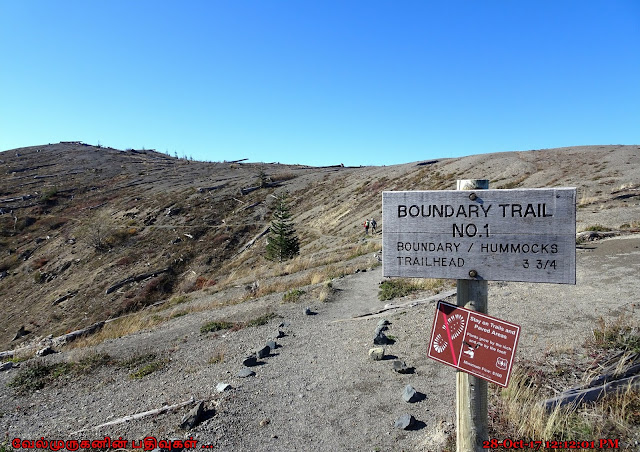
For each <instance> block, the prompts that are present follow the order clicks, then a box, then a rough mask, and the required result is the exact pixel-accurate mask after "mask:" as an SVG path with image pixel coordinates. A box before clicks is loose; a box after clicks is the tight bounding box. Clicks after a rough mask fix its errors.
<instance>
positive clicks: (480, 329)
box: [428, 301, 520, 388]
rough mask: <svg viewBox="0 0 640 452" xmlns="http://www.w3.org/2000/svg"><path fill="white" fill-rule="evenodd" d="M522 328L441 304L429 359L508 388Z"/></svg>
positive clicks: (474, 312)
mask: <svg viewBox="0 0 640 452" xmlns="http://www.w3.org/2000/svg"><path fill="white" fill-rule="evenodd" d="M519 336H520V327H519V326H518V325H515V324H513V323H509V322H505V321H504V320H500V319H497V318H495V317H490V316H488V315H486V314H482V313H479V312H476V311H472V310H470V309H464V308H461V307H458V306H454V305H452V304H449V303H444V302H442V301H440V302H438V306H437V308H436V315H435V317H434V319H433V328H432V329H431V340H430V341H429V353H428V356H429V358H432V359H434V360H436V361H439V362H441V363H443V364H447V365H449V366H452V367H455V368H456V369H459V370H463V371H465V372H467V373H470V374H472V375H475V376H476V377H479V378H482V379H483V380H487V381H490V382H492V383H496V384H498V385H500V386H503V387H505V388H506V387H507V385H508V384H509V376H510V375H511V367H512V364H513V358H514V356H515V353H516V346H517V344H518V337H519Z"/></svg>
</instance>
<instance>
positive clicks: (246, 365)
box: [236, 322, 288, 378]
mask: <svg viewBox="0 0 640 452" xmlns="http://www.w3.org/2000/svg"><path fill="white" fill-rule="evenodd" d="M286 326H288V324H287V323H286V322H285V323H281V324H280V325H278V330H277V331H276V332H275V334H274V335H273V339H271V340H268V341H267V342H266V344H265V345H264V347H262V348H259V349H258V350H256V351H255V352H253V353H251V354H250V355H248V356H246V357H245V358H244V359H243V360H242V369H240V371H239V372H238V373H237V374H236V376H237V377H240V378H247V377H253V376H254V375H255V374H256V373H255V372H254V371H253V370H251V368H252V367H255V366H258V365H260V364H264V363H263V362H262V361H260V360H261V359H264V358H268V357H269V356H271V355H272V354H273V352H274V351H275V350H276V348H279V347H280V346H279V345H278V343H277V342H276V339H280V338H282V337H285V336H286V334H285V333H284V331H282V330H281V328H284V327H286Z"/></svg>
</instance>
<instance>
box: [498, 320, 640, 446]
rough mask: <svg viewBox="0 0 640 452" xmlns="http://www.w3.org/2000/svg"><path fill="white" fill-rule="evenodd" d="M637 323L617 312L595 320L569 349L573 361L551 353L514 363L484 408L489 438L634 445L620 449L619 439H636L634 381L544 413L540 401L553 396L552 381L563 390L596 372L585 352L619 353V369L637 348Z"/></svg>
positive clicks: (639, 416) (639, 392)
mask: <svg viewBox="0 0 640 452" xmlns="http://www.w3.org/2000/svg"><path fill="white" fill-rule="evenodd" d="M639 326H640V325H639V324H638V322H637V321H636V322H630V321H629V317H628V316H620V318H619V319H614V320H613V321H611V322H604V320H600V321H599V322H598V323H597V325H596V328H595V329H594V335H593V338H592V339H590V340H589V341H587V342H586V343H585V344H584V348H582V349H580V351H581V352H582V353H584V354H582V353H581V354H580V355H578V353H577V351H576V350H572V351H570V352H569V353H570V356H572V357H573V358H572V359H573V360H574V361H572V362H570V363H564V364H558V362H559V360H558V359H556V358H557V356H555V354H554V353H550V354H548V356H547V357H546V358H545V359H544V360H542V361H539V362H531V363H520V364H518V365H517V366H516V368H515V369H514V372H513V375H512V377H511V381H510V384H509V387H508V388H504V389H498V390H496V389H495V388H494V391H493V400H492V405H493V407H492V409H491V410H490V413H489V415H490V416H489V417H490V429H491V430H492V432H491V437H495V438H532V439H535V440H541V441H547V440H549V441H550V440H556V441H564V440H567V441H575V440H579V441H583V440H589V441H591V440H597V439H599V438H617V439H620V446H621V448H622V449H623V450H635V449H634V448H633V447H632V448H631V449H625V447H626V446H624V444H626V445H628V446H631V445H632V444H634V442H635V441H640V388H638V387H637V386H636V387H632V386H627V387H626V388H622V390H621V391H617V392H613V393H610V394H608V395H606V396H604V397H602V398H601V399H600V400H598V401H596V402H591V403H585V404H583V405H580V406H575V405H574V404H569V405H565V406H562V407H561V406H556V407H555V408H554V409H553V410H552V411H550V412H547V411H546V410H545V408H544V406H543V404H542V402H543V401H544V400H546V399H548V398H551V397H553V396H555V395H556V394H555V392H554V391H551V388H552V387H554V386H560V387H561V390H566V389H569V388H570V387H575V386H581V385H584V384H586V383H588V382H589V381H591V380H592V379H593V378H595V377H596V376H599V375H600V373H601V372H602V368H601V366H598V365H597V364H602V363H601V362H600V361H601V358H598V359H596V367H595V368H593V369H591V370H590V369H588V368H587V367H588V366H589V363H591V362H592V361H593V359H592V358H588V356H591V357H593V356H598V357H601V356H607V354H608V356H611V354H613V356H619V358H616V359H619V361H618V368H619V370H620V369H622V368H623V367H624V366H625V364H628V363H629V359H630V358H631V357H633V356H635V357H636V358H637V356H638V355H637V354H638V353H639V352H640V328H639ZM567 352H568V351H565V353H567ZM616 353H619V354H620V355H616ZM556 354H557V353H556ZM585 355H586V356H585ZM548 358H552V359H551V360H548ZM627 367H628V366H627ZM581 370H585V372H584V374H583V376H582V377H581V378H580V379H577V378H576V377H575V373H576V372H580V371H581ZM635 444H637V443H635Z"/></svg>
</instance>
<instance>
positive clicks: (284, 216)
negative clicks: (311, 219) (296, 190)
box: [267, 194, 300, 262]
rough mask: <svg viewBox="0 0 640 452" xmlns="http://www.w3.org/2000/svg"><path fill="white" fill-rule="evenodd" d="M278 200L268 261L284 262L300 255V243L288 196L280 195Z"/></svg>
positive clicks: (270, 229) (268, 240) (270, 230)
mask: <svg viewBox="0 0 640 452" xmlns="http://www.w3.org/2000/svg"><path fill="white" fill-rule="evenodd" d="M276 199H277V201H276V208H275V210H274V212H273V218H272V220H271V226H270V228H269V235H268V236H267V259H269V260H274V261H275V260H277V261H278V262H282V261H285V260H287V259H291V258H292V257H294V256H296V255H298V254H300V242H299V241H298V236H297V234H296V230H295V228H294V226H293V222H292V221H291V213H290V212H289V205H288V203H287V195H286V194H282V195H279V196H277V197H276Z"/></svg>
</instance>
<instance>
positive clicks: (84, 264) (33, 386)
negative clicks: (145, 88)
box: [0, 143, 640, 451]
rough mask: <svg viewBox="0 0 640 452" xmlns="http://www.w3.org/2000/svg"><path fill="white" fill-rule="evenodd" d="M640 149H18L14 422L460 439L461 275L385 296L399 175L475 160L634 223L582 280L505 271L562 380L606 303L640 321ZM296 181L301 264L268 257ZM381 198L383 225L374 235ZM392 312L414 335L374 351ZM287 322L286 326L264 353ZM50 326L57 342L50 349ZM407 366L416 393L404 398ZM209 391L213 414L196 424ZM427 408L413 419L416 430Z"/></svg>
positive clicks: (217, 440)
mask: <svg viewBox="0 0 640 452" xmlns="http://www.w3.org/2000/svg"><path fill="white" fill-rule="evenodd" d="M639 155H640V146H587V147H573V148H563V149H548V150H539V151H527V152H510V153H500V154H487V155H479V156H471V157H465V158H456V159H441V160H433V161H424V162H415V163H407V164H404V165H395V166H388V167H354V168H349V167H342V166H340V165H336V166H332V167H324V168H312V167H306V166H299V165H280V164H273V163H265V164H257V163H243V162H215V163H204V162H193V161H186V160H182V159H176V158H171V157H168V156H166V155H164V154H160V153H157V152H154V151H149V150H137V151H136V150H128V151H119V150H115V149H108V148H100V147H94V146H89V145H84V144H81V143H59V144H53V145H43V146H34V147H30V148H22V149H16V150H11V151H5V152H3V153H0V165H1V166H0V169H1V172H2V174H3V177H2V179H0V209H1V210H0V246H1V248H0V356H2V360H1V361H7V360H8V358H10V357H12V360H11V361H10V362H5V363H3V364H2V366H3V367H2V370H0V386H2V387H3V390H2V391H0V433H1V434H3V435H5V434H6V435H7V438H8V439H9V440H10V441H11V440H12V439H13V438H22V439H27V440H37V439H39V438H41V437H42V438H46V439H47V440H50V439H53V438H63V439H65V440H67V439H77V440H80V439H89V440H94V439H96V438H101V439H102V438H103V437H104V436H105V435H109V436H111V437H112V438H114V439H115V438H117V437H122V438H124V439H125V440H127V441H128V444H127V445H126V446H125V447H124V448H123V449H125V450H132V444H131V441H133V440H135V441H140V440H142V439H143V438H145V437H147V436H154V437H156V438H157V439H158V440H160V439H165V440H167V439H176V438H180V439H181V440H185V439H188V438H194V439H195V440H196V441H197V442H198V443H197V444H198V448H200V447H201V446H205V445H206V446H210V447H213V448H216V450H256V451H258V450H264V451H270V450H283V451H289V450H291V451H293V450H328V449H334V450H354V451H361V450H427V451H432V450H434V451H435V450H445V449H446V445H447V444H448V443H447V441H450V439H451V432H452V425H453V423H454V422H455V419H454V415H455V408H454V388H455V377H454V375H455V372H454V371H453V370H452V369H451V368H449V367H447V366H443V365H441V364H439V363H436V362H435V361H433V360H429V359H428V358H427V357H426V340H427V339H426V338H428V336H429V328H430V325H431V320H432V318H433V315H434V312H435V309H434V308H435V307H434V300H435V298H434V294H436V293H439V295H438V297H439V298H442V299H445V298H447V297H448V296H450V294H451V293H453V291H454V289H453V283H452V282H443V283H442V284H440V285H437V284H436V285H433V286H430V288H425V289H424V291H423V292H420V293H418V294H417V295H412V296H409V297H407V298H403V299H400V300H393V302H392V304H393V305H395V306H396V307H395V308H393V307H389V306H387V307H386V308H385V303H386V302H381V301H380V300H378V298H377V295H378V290H379V289H378V283H379V282H380V281H381V279H382V276H381V272H380V267H379V259H378V253H379V250H380V243H381V232H380V231H381V230H383V229H384V225H383V224H380V222H381V193H382V191H383V190H419V189H453V188H455V180H456V179H467V178H486V179H490V181H491V183H490V186H491V188H515V187H525V188H537V187H561V186H574V187H577V188H578V215H577V219H578V220H577V221H578V231H580V230H584V229H597V230H603V229H612V230H613V231H611V232H609V233H608V234H611V235H619V236H620V237H618V238H617V239H614V240H610V241H604V242H596V243H593V244H589V245H588V246H579V247H578V250H577V251H578V255H577V265H576V266H577V280H578V282H577V284H576V285H575V286H557V285H551V284H526V283H503V282H492V283H490V296H491V301H490V308H489V310H490V313H491V314H493V315H496V316H498V317H500V318H504V319H505V320H509V321H512V322H515V323H517V324H520V325H522V328H523V330H522V331H523V333H522V336H521V339H520V344H519V346H518V352H517V358H516V359H517V363H518V365H521V367H522V368H524V369H527V367H526V366H527V363H528V362H529V361H528V360H530V359H539V358H540V357H546V358H548V361H550V362H551V365H550V369H549V370H548V372H549V374H553V375H554V376H555V378H556V380H554V381H553V382H552V384H553V386H549V384H548V383H545V384H546V386H545V390H546V391H548V392H559V391H562V390H565V389H567V387H568V386H571V385H572V384H575V382H576V381H577V380H578V379H579V377H581V376H582V375H583V373H585V372H586V368H585V366H587V365H588V363H598V362H599V360H603V359H604V358H608V357H609V356H608V355H606V354H605V355H602V356H597V357H594V356H586V354H585V353H584V350H583V349H582V346H583V343H584V341H585V340H586V339H588V338H589V337H590V336H592V333H591V332H592V328H593V325H594V323H595V322H596V321H597V320H598V319H599V318H602V319H605V320H609V319H615V318H619V317H624V318H625V319H627V320H629V319H631V320H634V321H638V320H639V319H638V312H640V311H638V310H637V300H638V297H640V293H639V289H638V285H637V283H636V273H637V270H636V268H637V262H638V256H640V251H639V246H640V240H639V239H638V236H637V235H635V234H634V232H638V229H639V228H640V158H638V157H639ZM284 191H287V192H288V193H289V199H290V205H291V210H292V214H293V221H294V222H295V225H296V228H297V231H298V234H299V236H300V239H301V252H300V256H299V257H296V258H295V259H293V260H291V261H287V262H285V263H282V264H280V263H275V262H271V261H268V260H266V259H265V258H264V252H265V238H264V235H263V233H264V231H265V230H266V229H267V227H268V225H269V222H270V218H271V212H272V209H273V207H274V205H273V204H274V197H273V196H271V195H273V194H278V193H281V192H284ZM371 217H374V218H376V219H377V220H378V222H379V228H378V233H377V234H375V235H367V236H365V234H364V231H363V228H362V222H363V220H364V219H365V218H371ZM596 226H597V227H596ZM447 294H449V295H447ZM387 308H388V310H387V311H385V312H384V313H381V314H377V315H369V316H365V315H366V314H371V313H375V312H377V311H379V310H382V309H387ZM382 316H385V317H387V318H388V319H390V321H391V323H390V325H389V326H388V333H389V335H390V337H393V338H394V339H393V343H392V344H390V345H388V346H387V348H386V359H384V360H382V361H372V360H371V359H370V358H369V357H368V354H367V351H368V349H369V348H370V347H371V346H372V345H373V343H372V339H373V335H374V330H375V329H376V325H377V322H378V321H379V320H380V319H381V318H382ZM92 325H93V328H92V331H91V332H90V334H86V335H84V336H82V337H74V338H69V339H68V340H66V343H65V341H57V340H55V338H56V337H59V336H61V335H64V334H68V333H69V332H72V331H75V330H80V329H84V328H87V327H90V326H92ZM21 327H22V328H21ZM18 333H19V334H18ZM14 338H15V339H14ZM71 339H75V340H73V341H72V340H71ZM270 340H273V341H276V344H277V346H275V348H270V351H269V352H267V354H266V355H265V356H263V358H261V360H260V361H259V362H257V363H252V364H253V365H251V366H250V367H246V366H245V365H244V364H245V359H246V358H247V356H248V355H250V354H252V353H254V352H255V351H256V350H260V349H262V347H263V346H264V344H265V342H266V341H270ZM276 344H272V345H276ZM47 345H51V346H52V348H53V350H52V351H53V352H54V353H51V354H49V355H47V356H44V357H42V358H33V357H32V356H33V353H34V352H35V351H36V350H40V349H43V348H44V347H45V346H47ZM3 350H7V351H8V352H3ZM395 359H398V360H400V361H405V362H406V364H407V365H408V366H409V367H408V372H406V373H402V372H396V371H394V370H393V367H392V366H391V364H392V360H395ZM23 360H26V361H23ZM247 369H248V370H249V371H250V374H249V375H251V376H250V377H245V376H242V374H241V373H242V372H244V371H246V370H247ZM543 371H544V369H542V370H541V369H536V370H535V375H539V374H540V373H541V372H543ZM407 384H411V385H413V386H414V387H415V389H416V390H417V391H418V397H417V400H414V401H413V402H412V403H407V402H405V401H403V400H402V398H401V394H402V390H403V388H405V386H406V385H407ZM225 385H229V386H225ZM200 402H201V403H202V407H203V410H204V411H203V412H202V413H200V416H199V418H198V420H197V422H195V424H193V425H185V424H183V422H182V421H183V417H184V416H185V414H187V412H188V411H189V410H190V409H192V408H193V407H194V406H198V404H199V403H200ZM405 413H410V414H411V415H414V416H415V417H416V419H417V421H416V423H415V424H414V426H413V428H411V429H409V430H402V429H398V428H395V427H394V423H395V421H396V420H397V419H398V418H399V417H400V416H401V415H402V414H405ZM491 413H493V414H491ZM495 413H496V407H495V406H494V405H493V402H492V405H491V407H490V415H491V416H495ZM134 414H135V415H136V416H138V417H137V418H131V417H130V416H131V415H134ZM633 435H636V436H635V437H634V436H633ZM628 438H632V439H630V441H635V443H633V444H631V443H629V444H631V445H625V446H624V447H622V448H621V450H637V446H638V441H640V437H637V432H635V433H634V432H630V433H629V434H628ZM633 438H635V439H633ZM576 439H580V440H583V439H584V440H592V439H594V438H591V437H589V438H587V437H585V438H576ZM0 444H2V442H1V441H0ZM449 445H450V444H449ZM627 446H629V447H628V448H627ZM0 447H2V446H0ZM634 447H635V449H634Z"/></svg>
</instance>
